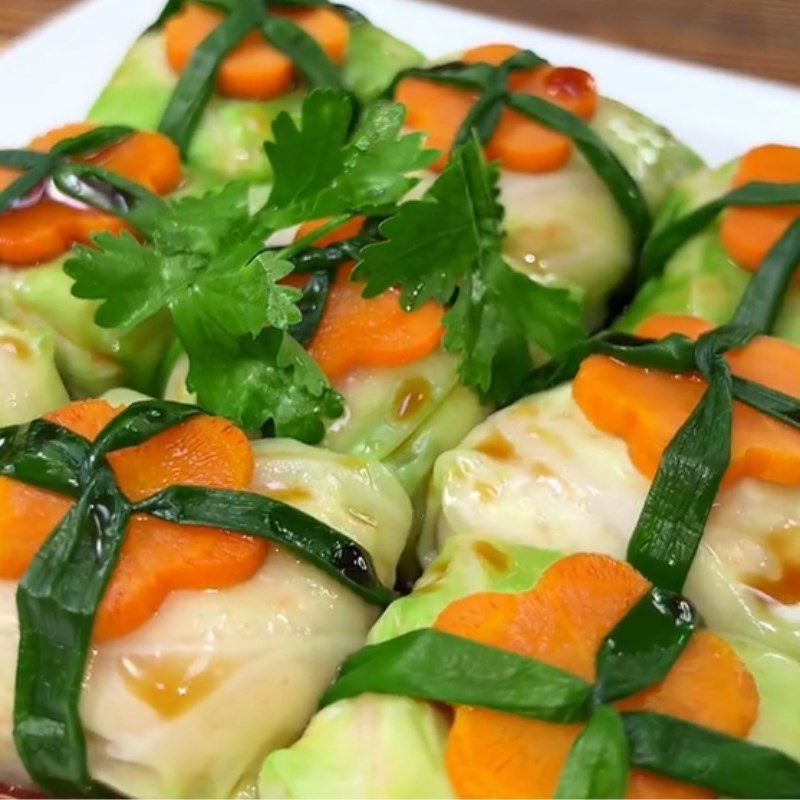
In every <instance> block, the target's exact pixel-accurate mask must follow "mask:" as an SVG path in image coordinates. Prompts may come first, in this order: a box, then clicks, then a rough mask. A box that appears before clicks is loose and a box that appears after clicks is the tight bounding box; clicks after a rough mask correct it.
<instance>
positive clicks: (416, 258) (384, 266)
mask: <svg viewBox="0 0 800 800" xmlns="http://www.w3.org/2000/svg"><path fill="white" fill-rule="evenodd" d="M485 169H486V171H487V180H483V181H480V182H477V184H476V185H471V184H470V182H469V181H468V180H467V175H466V173H465V170H464V168H463V161H462V159H460V158H454V159H453V160H452V161H451V163H450V165H449V166H448V167H447V169H445V171H444V172H443V173H442V174H441V176H440V177H439V178H438V179H437V180H436V181H435V182H434V184H433V185H432V186H431V188H430V189H429V190H428V191H427V192H426V194H425V196H424V197H423V199H422V200H412V201H410V202H407V203H404V204H403V205H402V206H400V208H399V209H398V211H397V213H396V214H395V215H394V216H392V217H390V218H389V219H388V220H387V221H386V222H384V223H383V224H382V225H381V227H380V232H381V234H382V235H383V236H384V237H385V238H386V241H385V242H381V243H379V244H375V245H371V246H369V247H367V248H366V249H365V250H364V252H363V258H362V260H361V262H360V263H359V264H358V266H357V267H356V270H355V273H354V275H353V277H354V278H355V279H356V280H361V281H364V282H365V283H366V289H365V291H364V296H365V297H377V296H378V295H380V294H383V293H384V292H385V291H387V290H388V289H390V288H392V287H393V286H400V287H401V294H400V304H401V305H402V307H403V308H404V309H405V310H406V311H414V310H416V309H418V308H419V307H420V306H422V305H424V304H425V303H427V302H428V301H429V300H436V301H437V302H439V303H447V302H449V301H450V300H451V299H452V297H453V294H454V293H455V291H456V287H457V286H458V283H459V281H460V280H462V279H463V278H465V277H466V276H468V275H469V274H470V272H471V271H472V269H473V267H474V266H475V263H476V260H478V259H479V257H480V256H481V254H482V252H483V250H484V249H491V247H492V245H493V243H494V242H495V241H496V240H497V239H498V237H500V235H501V224H502V219H503V208H502V207H501V206H500V205H499V204H498V202H497V194H496V181H497V177H496V170H495V168H494V167H492V166H489V167H486V168H485ZM473 183H475V182H473Z"/></svg>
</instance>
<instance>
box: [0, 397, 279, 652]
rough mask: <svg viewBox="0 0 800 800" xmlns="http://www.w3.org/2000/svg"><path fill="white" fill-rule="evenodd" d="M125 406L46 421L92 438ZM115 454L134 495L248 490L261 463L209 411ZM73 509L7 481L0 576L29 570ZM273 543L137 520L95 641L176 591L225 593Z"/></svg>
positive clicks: (96, 404) (144, 615)
mask: <svg viewBox="0 0 800 800" xmlns="http://www.w3.org/2000/svg"><path fill="white" fill-rule="evenodd" d="M120 410H121V409H115V408H112V407H111V406H110V405H109V404H108V403H106V402H104V401H102V400H89V401H85V402H79V403H72V404H70V405H69V406H66V407H65V408H63V409H61V410H60V411H58V412H56V413H55V414H52V415H50V416H49V417H48V419H50V420H52V421H53V422H56V423H58V424H60V425H63V426H64V427H66V428H69V429H70V430H72V431H74V432H75V433H78V434H80V435H82V436H84V437H85V438H87V439H89V440H92V439H94V438H95V437H96V436H97V434H98V433H99V432H100V431H101V430H102V429H103V428H104V427H105V426H106V425H107V424H108V423H109V422H110V421H111V420H112V419H113V418H114V417H115V416H116V415H117V414H118V413H119V412H120ZM108 460H109V463H110V464H111V467H112V469H113V470H114V474H115V475H116V478H117V481H118V483H119V486H120V489H121V490H122V491H123V492H124V494H125V495H126V496H127V497H128V498H129V499H131V500H133V501H137V500H141V499H144V498H146V497H150V496H152V495H154V494H156V493H157V492H159V491H161V490H163V489H166V488H168V487H170V486H177V485H183V486H204V487H207V488H215V489H230V490H245V489H246V488H247V487H248V486H249V484H250V481H251V478H252V473H253V468H254V465H253V454H252V450H251V448H250V445H249V443H248V441H247V438H246V437H245V436H244V434H243V433H242V432H241V431H239V430H238V429H237V428H234V427H233V426H232V425H231V424H230V423H228V422H226V421H225V420H222V419H218V418H216V417H206V416H200V417H196V418H194V419H191V420H189V421H188V422H185V423H183V424H181V425H178V426H176V427H175V428H171V429H169V430H167V431H165V432H163V433H162V434H160V435H159V436H156V437H154V438H153V439H151V440H149V441H147V442H145V443H144V444H143V445H141V446H139V447H133V448H128V449H126V450H121V451H119V452H115V453H112V454H111V455H110V456H109V459H108ZM70 505H71V503H70V501H68V500H66V499H64V498H62V497H58V496H56V495H53V494H51V493H49V492H45V491H42V490H39V489H36V488H33V487H31V486H28V485H26V484H22V483H18V482H16V481H13V480H10V479H8V478H0V534H1V535H0V578H3V579H6V580H18V579H19V578H20V577H21V576H22V574H23V573H24V571H25V570H26V569H27V567H28V565H29V564H30V562H31V560H32V559H33V557H34V555H35V554H36V552H37V550H38V549H39V547H40V546H41V545H42V543H43V542H44V541H45V540H46V539H47V537H48V536H49V535H50V533H51V532H52V531H53V529H54V528H55V527H56V525H58V523H59V521H60V520H61V519H62V518H63V516H64V515H65V514H66V513H67V511H68V510H69V508H70ZM267 547H268V546H267V544H266V542H263V541H261V540H256V539H252V538H250V537H247V536H240V535H237V534H232V533H229V532H225V531H219V530H214V529H210V528H202V527H193V526H184V525H175V524H171V523H166V522H161V521H160V520H156V519H153V518H150V517H145V516H137V517H135V518H134V519H133V520H131V522H130V524H129V526H128V530H127V531H126V536H125V541H124V543H123V546H122V553H121V556H120V560H119V563H118V565H117V568H116V570H115V572H114V575H113V577H112V579H111V582H110V584H109V586H108V589H107V591H106V594H105V596H104V597H103V600H102V602H101V604H100V609H99V612H98V615H97V619H96V621H95V628H94V640H95V641H96V642H103V641H107V640H109V639H115V638H118V637H121V636H125V635H127V634H129V633H131V632H132V631H134V630H136V629H137V628H138V627H140V626H141V625H143V624H144V623H145V622H147V620H148V619H150V618H151V617H152V616H153V614H155V613H156V612H157V611H158V609H159V608H160V607H161V605H162V604H163V602H164V601H165V600H166V598H167V597H168V596H169V594H170V593H171V592H173V591H180V590H186V589H198V590H199V589H221V588H224V587H227V586H233V585H235V584H237V583H241V582H242V581H245V580H248V579H249V578H251V577H252V576H253V575H254V574H255V573H256V572H257V571H258V570H259V569H260V567H261V565H262V564H263V562H264V559H265V557H266V554H267Z"/></svg>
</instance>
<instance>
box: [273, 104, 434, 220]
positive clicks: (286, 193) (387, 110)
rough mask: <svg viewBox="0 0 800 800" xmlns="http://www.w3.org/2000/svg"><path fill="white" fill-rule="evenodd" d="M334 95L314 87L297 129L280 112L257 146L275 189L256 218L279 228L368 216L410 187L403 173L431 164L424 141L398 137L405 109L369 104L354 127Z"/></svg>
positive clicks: (348, 106) (352, 115)
mask: <svg viewBox="0 0 800 800" xmlns="http://www.w3.org/2000/svg"><path fill="white" fill-rule="evenodd" d="M343 97H345V96H343V95H342V94H341V93H340V92H336V91H334V90H331V89H318V90H316V91H314V92H312V93H311V94H310V95H309V96H308V98H307V99H306V101H305V103H304V104H303V110H302V114H301V117H300V121H299V123H298V122H297V121H296V120H295V119H294V118H293V117H292V116H291V115H290V114H288V113H287V112H284V113H282V114H280V115H279V116H278V118H277V119H276V120H275V123H274V125H273V141H271V142H267V143H266V144H265V145H264V146H265V148H266V151H267V156H268V157H269V160H270V162H271V163H272V166H273V170H274V172H275V184H274V187H273V189H272V193H271V194H270V198H269V201H268V203H267V206H266V208H265V209H264V211H263V212H261V215H262V216H263V218H264V219H265V220H268V221H269V224H270V226H271V227H273V228H275V229H281V228H286V227H289V226H290V225H294V224H297V223H300V222H305V221H307V220H310V219H320V218H322V217H336V216H339V215H340V214H345V213H349V212H353V213H355V212H356V211H358V212H359V213H362V214H366V215H369V214H373V213H375V212H376V210H378V209H381V208H385V207H387V206H390V205H393V204H395V203H396V202H398V201H399V200H400V199H401V198H402V197H403V195H405V194H406V193H407V192H408V191H409V190H410V189H411V188H412V187H413V186H414V185H415V184H416V182H417V181H416V179H414V178H411V177H408V173H409V172H414V171H416V170H420V169H424V168H425V167H427V166H430V164H431V163H433V161H434V160H435V158H436V153H435V152H434V151H430V150H424V149H423V138H424V137H423V136H422V135H421V134H411V135H407V136H401V131H402V127H403V121H404V119H405V109H404V108H403V107H402V106H400V105H397V104H395V103H389V102H385V101H380V102H377V103H375V104H373V105H371V106H369V107H368V108H367V109H366V110H365V112H364V116H363V118H362V119H361V121H360V122H359V123H358V124H357V125H356V126H355V128H354V120H355V113H354V109H353V106H352V104H351V103H349V102H344V101H343Z"/></svg>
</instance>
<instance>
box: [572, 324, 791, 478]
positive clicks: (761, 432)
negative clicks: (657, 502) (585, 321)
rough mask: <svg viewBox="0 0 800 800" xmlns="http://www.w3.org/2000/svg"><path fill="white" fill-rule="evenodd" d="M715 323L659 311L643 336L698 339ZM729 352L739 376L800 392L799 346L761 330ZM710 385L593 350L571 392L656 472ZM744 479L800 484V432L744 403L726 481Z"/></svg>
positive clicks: (643, 468) (641, 466)
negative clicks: (759, 335) (745, 345)
mask: <svg viewBox="0 0 800 800" xmlns="http://www.w3.org/2000/svg"><path fill="white" fill-rule="evenodd" d="M710 329H711V326H710V325H707V324H706V323H704V322H702V321H700V320H698V319H694V318H692V317H679V316H660V317H654V318H652V319H650V320H648V321H647V322H645V323H644V324H643V325H642V326H640V327H639V329H638V330H637V334H638V335H639V336H644V337H647V338H653V339H661V338H664V337H665V336H667V335H669V334H670V333H681V334H684V335H685V336H688V337H689V338H690V339H697V338H698V337H699V336H700V335H701V334H703V333H705V332H706V331H708V330H710ZM726 358H727V361H728V363H729V364H730V366H731V370H732V372H733V374H734V375H738V376H740V377H742V378H746V379H749V380H751V381H754V382H756V383H760V384H762V385H764V386H767V387H769V388H770V389H775V390H777V391H780V392H783V393H784V394H787V395H790V396H792V397H800V348H797V347H795V346H793V345H791V344H788V343H787V342H784V341H781V340H779V339H773V338H771V337H765V336H761V337H758V338H756V339H754V340H753V341H752V342H751V343H750V344H749V345H748V346H747V347H746V348H744V349H743V350H739V351H735V352H731V353H729V354H728V355H727V356H726ZM705 388H706V384H705V382H704V381H703V380H702V379H701V378H699V377H697V376H685V375H684V376H679V375H669V374H667V373H664V372H660V371H657V370H647V369H641V368H639V367H632V366H628V365H627V364H621V363H619V362H617V361H614V360H613V359H611V358H607V357H605V356H592V357H591V358H588V359H587V360H586V361H584V362H583V364H582V365H581V369H580V371H579V372H578V375H577V377H576V378H575V381H574V382H573V385H572V393H573V397H574V398H575V402H576V403H577V404H578V406H579V407H580V409H581V410H582V411H583V413H584V414H585V415H586V417H587V418H588V419H589V421H590V422H591V423H592V424H593V425H594V426H595V427H597V428H599V429H600V430H602V431H604V432H606V433H609V434H611V435H612V436H618V437H620V438H622V439H623V440H624V441H625V443H626V444H627V446H628V452H629V454H630V457H631V460H632V461H633V463H634V464H635V465H636V468H637V469H638V470H639V471H640V472H641V473H642V474H643V475H644V476H645V477H648V478H653V476H654V475H655V473H656V470H657V468H658V464H659V462H660V460H661V456H662V455H663V453H664V450H665V449H666V448H667V446H668V445H669V443H670V442H671V441H672V439H673V437H674V436H675V434H676V433H677V432H678V429H679V428H680V427H681V426H682V425H683V423H684V422H686V420H687V419H688V418H689V416H690V414H691V413H692V411H693V410H694V409H695V408H696V407H697V404H698V403H699V401H700V398H701V396H702V394H703V392H704V391H705ZM745 477H751V478H758V479H760V480H763V481H767V482H770V483H777V484H781V485H784V486H797V485H798V484H800V431H797V430H795V429H794V428H790V427H788V426H787V425H785V424H783V423H781V422H779V421H777V420H775V419H773V418H771V417H768V416H766V415H765V414H762V413H760V412H758V411H756V410H754V409H752V408H750V407H748V406H745V405H743V404H742V403H738V402H737V403H735V404H734V409H733V441H732V452H731V463H730V466H729V467H728V470H727V472H726V474H725V479H724V483H723V485H730V484H731V483H734V482H735V481H738V480H740V479H742V478H745Z"/></svg>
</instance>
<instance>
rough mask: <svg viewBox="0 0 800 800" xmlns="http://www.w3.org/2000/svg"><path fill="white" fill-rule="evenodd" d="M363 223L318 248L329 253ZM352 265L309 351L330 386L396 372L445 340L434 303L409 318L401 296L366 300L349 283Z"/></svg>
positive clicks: (359, 287)
mask: <svg viewBox="0 0 800 800" xmlns="http://www.w3.org/2000/svg"><path fill="white" fill-rule="evenodd" d="M320 224H322V222H320V221H317V222H312V223H309V224H307V225H303V226H302V227H301V228H300V231H299V232H298V237H300V238H302V237H303V236H306V235H308V233H310V232H311V231H312V230H314V228H315V227H317V226H319V225H320ZM362 225H363V220H362V219H358V220H352V221H351V222H350V223H348V224H347V225H345V226H343V227H342V228H340V229H339V230H337V231H335V232H334V233H332V234H329V235H328V236H325V237H323V238H321V239H319V240H318V241H317V242H316V243H315V246H317V247H325V246H327V245H329V244H332V243H334V242H337V241H343V240H344V239H349V238H351V237H352V236H354V235H355V234H357V233H358V232H359V231H360V230H361V227H362ZM353 269H354V265H353V264H346V265H344V266H343V267H342V268H341V269H340V270H339V272H338V274H337V276H336V280H335V281H334V284H333V286H332V287H331V291H330V295H329V296H328V304H327V307H326V309H325V313H324V315H323V317H322V321H321V322H320V325H319V327H318V328H317V332H316V334H315V335H314V338H313V339H312V341H311V343H310V345H309V348H308V351H309V353H310V354H311V355H312V357H313V358H314V359H315V360H316V361H317V363H318V364H319V365H320V367H321V368H322V371H323V372H324V373H325V375H326V376H327V377H328V379H329V380H331V381H336V380H339V379H340V378H343V377H345V376H346V375H347V374H348V373H350V372H351V371H352V370H354V369H358V368H359V367H397V366H402V365H404V364H413V363H414V362H415V361H419V360H420V359H422V358H425V356H427V355H430V354H431V353H432V352H433V351H434V350H436V348H437V347H438V346H439V343H440V342H441V339H442V334H443V328H442V318H443V317H444V310H443V309H442V307H441V306H439V305H437V304H436V303H434V302H429V303H426V304H425V305H424V306H422V308H420V309H418V310H417V311H413V312H411V313H406V312H405V311H403V310H402V309H401V308H400V304H399V293H398V292H397V291H396V290H394V289H392V290H390V291H388V292H384V293H383V294H382V295H380V296H379V297H374V298H371V299H369V300H365V299H364V298H363V297H362V296H361V293H362V291H363V290H364V284H363V283H358V282H354V281H351V280H350V275H351V273H352V272H353Z"/></svg>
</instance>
